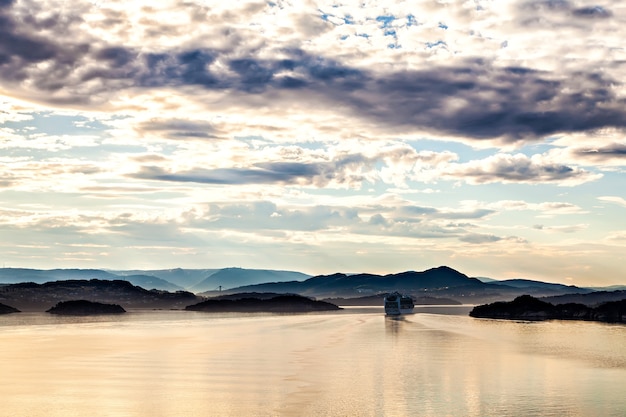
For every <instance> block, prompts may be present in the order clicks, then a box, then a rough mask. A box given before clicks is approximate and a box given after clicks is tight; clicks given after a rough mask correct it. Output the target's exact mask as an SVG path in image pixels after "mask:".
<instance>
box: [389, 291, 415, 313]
mask: <svg viewBox="0 0 626 417" xmlns="http://www.w3.org/2000/svg"><path fill="white" fill-rule="evenodd" d="M414 307H415V304H414V303H413V298H412V297H411V296H410V295H404V294H400V293H399V292H394V293H391V294H387V296H386V297H385V314H387V315H388V316H399V315H400V314H411V313H412V312H413V308H414Z"/></svg>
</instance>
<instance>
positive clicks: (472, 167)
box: [445, 154, 597, 184]
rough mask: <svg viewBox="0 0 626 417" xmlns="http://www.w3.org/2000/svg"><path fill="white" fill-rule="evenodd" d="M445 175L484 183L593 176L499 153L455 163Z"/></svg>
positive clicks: (573, 179) (577, 179)
mask: <svg viewBox="0 0 626 417" xmlns="http://www.w3.org/2000/svg"><path fill="white" fill-rule="evenodd" d="M445 177H449V178H459V179H463V180H465V181H469V182H473V183H477V184H487V183H492V182H518V183H542V182H557V183H567V182H570V183H578V182H586V181H590V180H593V179H596V178H597V176H594V175H593V174H591V173H590V172H588V171H585V170H582V169H579V168H572V167H569V166H567V165H561V164H555V163H551V162H541V161H535V160H533V159H531V158H528V157H526V156H525V155H521V154H519V155H507V154H499V155H496V156H494V157H491V158H488V159H486V160H484V161H482V162H480V163H479V162H478V161H476V162H473V163H469V164H458V165H456V166H454V167H452V168H450V169H449V170H448V172H447V173H446V174H445Z"/></svg>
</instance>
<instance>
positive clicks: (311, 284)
mask: <svg viewBox="0 0 626 417" xmlns="http://www.w3.org/2000/svg"><path fill="white" fill-rule="evenodd" d="M70 280H87V281H90V280H101V281H120V280H121V281H126V282H128V283H130V284H132V286H135V287H138V288H141V289H142V290H144V291H146V290H156V291H155V293H158V292H159V291H161V292H169V293H176V292H180V291H182V290H185V291H190V292H193V293H196V294H198V296H200V297H213V296H218V295H222V296H223V295H227V294H234V293H265V292H271V293H277V294H300V295H303V296H307V297H315V298H317V299H350V298H357V297H374V298H376V297H378V298H380V296H381V294H384V293H386V292H391V291H400V292H404V293H408V294H410V295H412V296H413V297H415V298H416V299H418V300H419V299H421V300H424V303H430V302H439V301H437V300H446V302H447V303H451V302H452V303H454V302H459V303H462V304H479V303H488V302H493V301H506V300H512V299H514V298H515V297H518V296H520V295H524V294H528V295H532V296H533V297H537V298H539V297H565V296H570V297H572V298H571V299H572V300H573V299H576V297H578V298H581V297H582V298H585V297H586V295H587V294H598V293H599V294H598V295H597V296H596V297H595V299H594V300H599V301H593V302H600V301H609V300H610V299H613V298H615V297H621V295H620V292H619V291H597V290H598V289H590V288H580V287H576V286H569V285H563V284H553V283H546V282H541V281H533V280H526V279H511V280H503V281H497V280H492V279H489V278H480V279H477V278H471V277H468V276H467V275H465V274H463V273H461V272H459V271H456V270H454V269H452V268H450V267H447V266H440V267H437V268H431V269H428V270H425V271H419V272H418V271H406V272H401V273H397V274H387V275H377V274H367V273H360V274H343V273H336V274H331V275H319V276H314V277H311V276H310V275H307V274H303V273H301V272H295V271H278V270H264V269H244V268H222V269H181V268H176V269H162V270H119V271H116V270H100V269H52V270H38V269H25V268H2V269H0V289H1V288H2V284H16V283H24V282H31V283H35V284H40V285H41V284H45V283H49V282H53V281H70ZM616 288H620V287H616ZM49 289H50V290H52V289H51V288H49ZM586 299H587V300H588V302H589V303H592V302H591V301H589V300H592V297H589V298H586ZM57 301H59V300H58V299H57ZM102 301H103V302H116V300H114V299H112V300H110V301H108V300H102ZM370 301H371V300H370ZM346 302H348V301H346ZM563 302H565V301H563ZM576 302H583V301H579V300H578V299H577V301H576ZM18 307H19V306H18Z"/></svg>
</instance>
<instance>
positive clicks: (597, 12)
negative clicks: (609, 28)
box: [572, 6, 613, 19]
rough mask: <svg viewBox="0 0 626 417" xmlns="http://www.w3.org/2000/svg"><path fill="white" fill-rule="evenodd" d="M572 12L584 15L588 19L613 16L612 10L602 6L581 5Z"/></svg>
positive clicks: (576, 14) (579, 15)
mask: <svg viewBox="0 0 626 417" xmlns="http://www.w3.org/2000/svg"><path fill="white" fill-rule="evenodd" d="M572 14H573V15H574V16H577V17H584V18H588V19H606V18H608V17H611V16H613V13H612V12H611V11H610V10H607V9H605V8H604V7H602V6H591V7H581V8H579V9H574V10H573V11H572Z"/></svg>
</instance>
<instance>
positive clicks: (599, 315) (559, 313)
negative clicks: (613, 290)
mask: <svg viewBox="0 0 626 417" xmlns="http://www.w3.org/2000/svg"><path fill="white" fill-rule="evenodd" d="M469 315H470V316H471V317H477V318H490V319H507V320H586V321H600V322H606V323H626V299H624V300H621V301H610V302H606V303H602V304H599V305H597V306H595V307H590V306H586V305H584V304H578V303H565V304H556V305H555V304H551V303H548V302H545V301H542V300H539V299H537V298H534V297H532V296H530V295H522V296H519V297H517V298H516V299H514V300H513V301H509V302H502V301H500V302H495V303H491V304H484V305H479V306H476V307H474V309H472V311H470V313H469Z"/></svg>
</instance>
